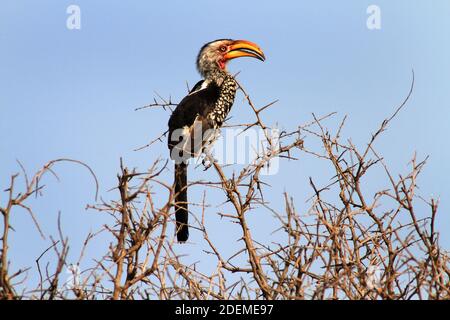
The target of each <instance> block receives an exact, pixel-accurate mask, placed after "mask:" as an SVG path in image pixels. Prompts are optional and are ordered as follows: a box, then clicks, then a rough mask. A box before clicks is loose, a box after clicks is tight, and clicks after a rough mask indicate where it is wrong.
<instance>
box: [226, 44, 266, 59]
mask: <svg viewBox="0 0 450 320" xmlns="http://www.w3.org/2000/svg"><path fill="white" fill-rule="evenodd" d="M240 57H252V58H256V59H259V60H261V61H264V60H266V57H265V55H264V52H262V50H261V49H260V48H259V46H258V45H257V44H256V43H253V42H250V41H247V40H235V41H233V43H232V44H231V45H230V46H228V52H227V53H226V54H225V56H224V58H225V59H226V60H231V59H235V58H240Z"/></svg>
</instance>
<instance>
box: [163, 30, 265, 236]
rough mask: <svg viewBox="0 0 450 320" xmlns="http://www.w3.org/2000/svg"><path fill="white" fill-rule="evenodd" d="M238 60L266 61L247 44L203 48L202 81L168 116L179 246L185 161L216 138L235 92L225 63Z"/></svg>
mask: <svg viewBox="0 0 450 320" xmlns="http://www.w3.org/2000/svg"><path fill="white" fill-rule="evenodd" d="M240 57H251V58H256V59H259V60H261V61H264V60H265V55H264V53H263V51H262V50H261V49H260V48H259V46H258V45H257V44H255V43H253V42H251V41H247V40H232V39H218V40H214V41H211V42H208V43H206V44H205V45H203V47H202V48H201V49H200V51H199V53H198V56H197V61H196V65H197V70H198V72H199V73H200V75H201V76H202V78H203V79H202V80H200V81H199V82H198V83H197V84H196V85H195V86H194V87H193V88H192V89H191V90H190V92H189V93H188V95H187V96H186V97H184V98H183V99H182V100H181V102H180V103H179V104H178V105H177V107H176V108H175V110H174V111H173V112H172V114H171V116H170V119H169V123H168V127H169V129H168V148H169V152H170V157H171V159H172V160H174V162H175V168H174V173H175V177H174V185H175V186H174V195H175V196H174V200H175V201H174V207H175V220H176V236H177V241H178V242H185V241H187V240H188V238H189V226H188V216H189V211H188V198H187V187H188V186H187V166H188V160H189V159H190V158H193V157H197V156H199V155H201V154H202V153H205V152H206V150H207V149H208V148H210V147H211V146H212V144H213V143H214V141H215V140H216V139H217V138H218V136H219V134H220V128H221V127H222V124H223V122H224V121H225V119H226V117H227V115H228V113H229V112H230V109H231V107H232V106H233V103H234V98H235V95H236V91H237V89H238V84H237V82H236V80H235V78H234V77H233V76H232V75H231V74H230V73H229V72H228V71H227V63H228V62H229V61H230V60H232V59H236V58H240Z"/></svg>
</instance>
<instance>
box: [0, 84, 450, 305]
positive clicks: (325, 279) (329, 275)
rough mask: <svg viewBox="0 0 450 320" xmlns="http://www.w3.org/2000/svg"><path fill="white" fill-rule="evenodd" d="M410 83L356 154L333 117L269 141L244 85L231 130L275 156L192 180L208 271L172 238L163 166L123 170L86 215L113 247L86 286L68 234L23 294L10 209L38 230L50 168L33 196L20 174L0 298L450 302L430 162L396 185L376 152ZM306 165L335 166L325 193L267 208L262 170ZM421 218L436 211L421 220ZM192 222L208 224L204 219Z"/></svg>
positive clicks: (6, 221) (316, 188)
mask: <svg viewBox="0 0 450 320" xmlns="http://www.w3.org/2000/svg"><path fill="white" fill-rule="evenodd" d="M413 86H414V76H413V80H412V84H411V88H410V91H409V93H408V95H407V98H406V99H405V101H404V102H403V103H402V104H401V105H400V106H399V107H398V108H397V109H396V110H395V112H394V113H393V115H392V116H390V117H389V118H387V119H386V120H384V121H383V122H382V123H381V125H380V127H379V128H378V129H377V130H376V131H375V133H374V134H372V135H371V137H370V139H369V141H368V143H367V145H366V146H365V147H364V148H362V150H360V149H358V148H357V147H356V146H355V145H354V144H353V143H352V142H351V141H350V140H344V139H343V138H342V136H343V129H344V127H345V123H346V121H347V117H344V118H343V119H342V121H340V122H339V125H338V129H337V131H336V132H334V133H333V132H332V131H330V130H329V129H327V127H326V123H327V122H329V121H331V120H332V119H333V117H335V116H336V114H335V113H331V114H327V115H324V116H322V117H318V116H316V115H314V114H313V116H312V121H310V122H308V123H306V124H303V125H300V126H298V127H297V128H296V129H295V130H293V131H283V132H282V133H281V135H280V136H279V138H278V139H277V140H273V138H272V137H271V136H270V135H269V134H267V130H268V129H270V128H269V126H268V125H266V124H265V123H264V122H263V112H264V111H265V110H267V109H269V108H270V107H272V106H273V104H274V102H273V103H268V104H266V105H264V106H263V107H259V108H258V107H257V106H256V105H255V104H254V103H253V101H252V100H251V98H250V96H249V94H248V93H247V92H246V91H245V90H244V89H243V87H242V86H241V85H240V88H241V91H242V92H243V95H244V100H245V101H246V103H247V104H248V106H249V107H250V110H251V111H252V113H253V115H254V119H255V120H253V121H250V122H249V123H247V124H235V125H229V126H236V127H242V130H243V131H244V130H248V129H249V128H251V127H259V128H260V129H262V130H263V131H264V133H265V138H266V140H267V141H266V142H267V147H266V148H265V149H264V150H263V151H262V152H260V153H259V154H258V156H257V158H256V159H254V161H253V162H252V163H251V164H248V165H246V166H245V167H244V168H242V169H241V170H240V171H239V172H233V173H232V174H230V173H228V170H226V169H225V168H224V166H222V165H220V164H219V163H217V162H216V161H214V159H209V160H210V161H211V163H212V164H213V175H214V176H215V179H213V181H209V182H205V181H191V182H190V183H189V185H190V186H191V187H192V186H195V185H201V186H203V187H204V194H203V197H202V201H201V203H198V204H194V206H191V208H192V207H193V208H195V209H194V211H195V212H192V213H191V215H192V217H193V219H191V221H194V223H192V228H193V229H194V230H197V232H200V233H201V234H202V235H203V240H204V243H202V244H203V245H205V246H206V247H207V248H208V249H207V250H205V254H207V256H208V257H210V258H213V260H215V262H216V263H217V268H216V269H215V270H214V271H213V272H212V273H211V274H206V273H204V272H202V268H201V265H200V266H198V265H196V264H194V265H188V264H186V263H185V257H184V256H181V255H179V254H178V253H177V247H176V246H175V244H174V236H173V234H171V231H169V230H173V228H174V227H173V224H174V223H173V218H172V214H171V211H172V210H171V209H172V207H173V206H174V203H173V201H174V196H175V195H174V189H173V187H172V182H171V181H170V183H166V182H164V178H163V177H162V173H163V172H164V171H165V170H166V167H167V162H162V161H160V160H157V161H155V162H154V163H153V164H152V166H151V167H150V169H149V170H147V171H146V172H141V173H139V172H136V171H135V170H131V171H130V170H129V169H128V168H126V167H125V166H124V164H123V163H122V161H121V163H120V173H119V174H118V177H117V178H118V180H117V181H118V184H117V191H118V195H119V197H118V200H112V201H110V202H106V201H101V203H99V204H96V205H92V206H89V209H91V210H95V211H97V212H99V213H103V214H107V217H109V218H110V219H111V220H110V222H109V223H106V224H105V226H104V228H102V230H99V231H98V233H101V232H107V233H109V234H110V236H111V237H110V239H111V243H110V246H109V250H108V251H107V252H106V253H105V254H104V255H103V256H101V257H95V261H94V262H95V263H94V265H93V266H92V267H91V268H89V269H86V270H83V271H81V276H80V277H81V279H79V281H77V282H76V283H75V284H74V285H72V286H69V287H67V286H64V284H63V283H62V282H61V281H59V277H60V274H61V272H62V270H63V268H64V267H67V265H68V262H67V252H68V249H69V246H68V239H67V238H66V237H64V235H63V232H62V227H61V226H60V227H59V229H60V231H59V237H58V238H59V240H57V241H56V240H54V239H53V238H51V241H52V243H51V245H50V246H49V247H48V249H47V250H45V251H44V252H43V253H42V254H41V256H40V257H38V259H37V260H36V264H37V268H38V272H39V275H40V279H41V280H40V285H39V287H38V288H37V289H36V290H32V291H26V290H25V294H23V295H19V294H18V293H17V292H16V290H15V285H14V284H12V282H11V280H12V279H13V278H15V277H17V275H19V274H21V273H20V272H19V273H16V274H13V275H11V276H9V272H10V271H9V268H8V248H9V247H8V240H9V238H8V235H9V232H10V231H11V230H12V229H11V226H10V217H11V212H12V211H13V210H12V209H13V208H14V207H22V208H24V209H25V210H27V211H28V212H29V213H30V214H31V216H32V218H33V221H35V223H36V226H39V225H38V223H37V218H36V217H35V216H34V214H33V212H32V211H31V208H29V207H27V206H26V205H25V203H24V202H25V201H26V199H27V198H28V197H29V196H30V195H32V194H34V193H37V192H40V191H41V189H42V187H41V186H39V180H40V178H41V176H42V175H43V173H45V172H46V171H50V170H51V165H52V164H53V163H51V164H50V165H47V166H45V167H44V168H45V169H43V171H40V172H38V173H37V175H36V176H34V177H33V178H32V179H31V181H28V177H26V180H27V182H26V191H25V192H24V193H22V194H18V195H16V194H15V191H14V189H15V180H16V178H17V175H15V176H13V177H12V178H11V181H10V188H9V189H8V190H7V193H8V198H9V200H8V201H7V203H6V206H4V207H0V211H1V213H2V216H3V234H2V238H1V240H2V256H1V265H0V288H1V289H0V290H1V291H0V296H1V297H2V298H6V299H17V298H34V299H67V298H76V299H424V298H427V299H449V297H450V283H449V279H450V269H449V262H450V261H449V257H448V253H447V252H445V251H444V249H443V248H442V247H441V246H440V244H439V236H438V233H437V231H436V230H437V227H436V215H437V212H438V204H439V202H438V200H435V199H431V200H425V199H423V198H422V197H421V196H420V195H419V194H418V191H417V183H418V177H419V174H420V173H421V171H422V170H423V168H424V165H425V163H426V160H427V159H425V160H423V161H420V160H418V159H417V157H416V156H414V157H413V158H412V161H411V163H410V170H409V172H407V173H406V174H403V175H398V176H396V175H394V174H393V173H391V171H390V170H389V168H388V165H387V164H386V160H385V159H384V158H383V157H382V156H381V155H380V153H379V152H378V151H377V150H376V147H375V142H376V141H377V140H378V139H379V137H380V136H381V135H382V133H383V132H385V131H386V130H387V129H388V127H389V125H390V124H391V122H392V121H393V120H394V119H395V118H396V117H397V116H398V114H399V112H400V111H401V110H402V109H403V108H404V107H405V106H406V103H407V101H408V100H409V98H410V96H411V94H412V91H413ZM158 99H159V100H155V101H154V103H153V104H151V105H150V106H151V107H163V108H166V107H169V108H170V107H171V106H175V104H174V103H172V100H171V99H168V100H165V99H163V98H161V97H160V96H159V98H158ZM150 106H149V107H150ZM163 136H164V134H163V135H161V136H160V137H158V138H157V139H154V140H153V141H152V142H151V143H149V144H148V146H151V145H153V143H154V142H156V141H158V140H161V139H162V137H163ZM305 141H306V142H308V143H305ZM314 141H316V142H318V144H319V145H320V148H318V149H313V148H311V147H308V148H307V147H306V146H305V145H308V146H313V145H314V143H312V142H314ZM294 155H295V157H294ZM302 156H303V157H313V158H314V159H316V161H321V162H325V163H326V164H327V165H328V166H329V168H331V169H332V172H333V174H332V176H331V177H330V178H331V180H330V181H329V183H326V184H325V185H324V186H320V185H319V184H317V182H316V180H317V179H316V177H310V178H309V181H308V182H307V183H309V185H310V186H311V197H310V198H309V200H308V203H309V206H308V208H305V209H302V210H301V211H298V210H297V209H296V208H295V204H294V203H295V202H294V199H293V198H292V197H291V196H290V195H289V194H288V193H287V192H286V193H284V194H283V195H282V197H283V201H284V208H274V207H272V205H271V204H270V203H268V202H267V201H266V200H265V199H264V194H265V193H268V192H269V188H270V187H269V182H270V181H265V180H269V179H270V178H267V177H264V176H263V175H262V174H261V172H262V170H264V168H266V167H267V166H268V165H270V162H271V160H272V159H274V158H275V157H278V158H280V159H284V161H296V159H302ZM297 161H301V160H297ZM20 166H21V168H22V169H23V166H22V165H20ZM377 170H378V173H383V174H385V176H386V181H387V185H386V187H385V188H384V189H382V190H378V191H376V192H373V191H372V192H371V191H370V190H371V188H370V179H369V178H368V173H369V172H376V171H377ZM23 171H25V170H24V169H23ZM50 172H52V171H50ZM218 188H219V189H220V190H221V191H222V192H223V196H224V203H225V204H222V205H221V208H222V207H223V210H220V212H217V213H218V214H219V216H220V218H221V219H227V220H230V221H232V222H235V223H234V224H233V226H236V228H238V230H239V233H240V238H239V240H240V241H239V242H238V247H236V248H235V253H233V254H232V255H231V256H228V257H227V256H226V255H225V254H224V253H223V250H222V249H221V247H223V245H224V244H223V243H216V242H214V240H213V239H212V238H211V237H210V233H209V232H208V228H207V223H206V217H209V218H208V219H212V218H210V217H211V211H213V210H215V208H216V206H214V205H211V204H210V203H208V201H207V199H208V194H209V192H212V191H214V190H217V189H218ZM280 196H281V195H280ZM262 210H265V211H267V212H269V213H271V214H272V215H273V218H272V221H268V222H267V223H271V224H272V225H273V226H274V227H273V228H274V234H276V235H277V237H276V238H274V239H278V240H277V241H276V242H275V240H272V239H270V238H268V239H255V237H254V234H253V232H252V230H253V229H252V223H251V222H250V220H249V219H248V216H249V213H253V214H261V212H262ZM425 210H428V212H429V214H426V215H424V211H425ZM196 213H197V214H201V217H200V218H198V219H196V218H195V217H196ZM58 225H60V224H58ZM38 228H39V227H38ZM98 233H90V234H89V235H88V237H87V238H86V241H85V244H84V247H83V251H82V253H81V254H80V258H79V260H78V262H77V265H78V266H79V265H81V260H82V258H83V257H84V250H85V247H86V246H87V245H88V244H89V243H90V242H92V241H94V240H95V239H96V237H95V236H96V235H97V234H98ZM52 251H53V252H54V253H55V256H56V262H55V271H54V272H53V273H51V272H49V271H48V270H47V269H48V268H47V269H46V270H47V271H46V272H45V275H44V270H43V269H42V265H41V263H40V260H41V258H42V257H43V256H44V255H46V254H49V253H50V252H52Z"/></svg>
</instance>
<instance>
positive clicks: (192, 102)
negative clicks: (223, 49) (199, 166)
mask: <svg viewBox="0 0 450 320" xmlns="http://www.w3.org/2000/svg"><path fill="white" fill-rule="evenodd" d="M197 85H199V84H197ZM197 85H196V86H197ZM201 86H202V84H200V85H199V87H201ZM194 88H195V87H194ZM219 94H220V90H219V87H218V86H217V85H215V84H209V85H208V86H207V87H206V88H204V89H201V90H197V91H195V92H193V93H191V94H189V95H187V96H186V97H185V98H184V99H183V100H182V101H181V102H180V103H179V104H178V106H177V108H176V109H175V110H174V112H173V113H172V115H171V117H170V119H169V136H168V147H169V150H170V151H171V153H172V149H173V148H174V147H175V146H177V149H182V150H185V148H186V146H185V145H184V143H186V141H187V140H188V137H189V140H191V142H190V147H191V148H190V149H191V151H192V152H193V153H197V152H198V151H199V149H198V148H199V146H200V144H199V143H200V142H201V141H202V140H203V139H201V135H204V134H205V133H206V132H207V131H208V129H212V126H211V125H210V123H209V122H208V120H207V118H206V115H207V114H208V113H209V112H210V110H211V109H212V108H214V105H215V103H216V101H217V100H218V98H219ZM192 139H195V140H196V141H195V142H193V141H192ZM180 143H181V144H180ZM179 144H180V145H179ZM171 156H172V155H171ZM172 158H173V157H172Z"/></svg>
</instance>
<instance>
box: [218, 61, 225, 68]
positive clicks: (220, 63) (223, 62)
mask: <svg viewBox="0 0 450 320" xmlns="http://www.w3.org/2000/svg"><path fill="white" fill-rule="evenodd" d="M219 67H220V69H222V70H225V60H222V59H220V60H219Z"/></svg>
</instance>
